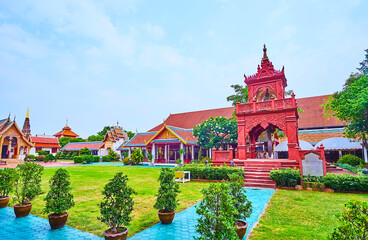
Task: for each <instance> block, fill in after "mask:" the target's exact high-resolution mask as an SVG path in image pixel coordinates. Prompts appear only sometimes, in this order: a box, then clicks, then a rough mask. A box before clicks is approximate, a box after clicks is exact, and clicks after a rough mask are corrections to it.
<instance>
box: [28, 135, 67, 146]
mask: <svg viewBox="0 0 368 240" xmlns="http://www.w3.org/2000/svg"><path fill="white" fill-rule="evenodd" d="M31 141H32V143H33V144H34V145H35V147H52V148H60V145H59V141H58V139H57V138H50V137H37V136H36V137H31Z"/></svg>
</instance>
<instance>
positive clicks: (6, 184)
mask: <svg viewBox="0 0 368 240" xmlns="http://www.w3.org/2000/svg"><path fill="white" fill-rule="evenodd" d="M15 171H16V170H15V169H14V168H4V169H0V208H4V207H7V206H8V203H9V199H10V197H9V193H10V192H11V191H12V190H13V186H14V181H15V174H16V173H15Z"/></svg>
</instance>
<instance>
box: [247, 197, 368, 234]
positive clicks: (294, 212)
mask: <svg viewBox="0 0 368 240" xmlns="http://www.w3.org/2000/svg"><path fill="white" fill-rule="evenodd" d="M352 198H355V199H361V200H365V201H368V194H346V193H322V192H307V191H288V190H277V191H276V192H275V194H274V195H273V196H272V198H271V201H270V203H269V205H268V207H267V210H266V212H265V213H264V215H263V216H262V217H261V219H260V221H259V223H258V225H257V227H256V228H255V229H254V230H253V232H252V237H251V238H250V239H252V240H256V239H326V238H327V237H328V235H330V234H331V233H332V232H333V230H334V228H335V227H336V226H337V219H336V217H335V216H336V214H338V213H341V211H342V209H343V205H344V204H345V203H346V202H348V201H349V200H350V199H352Z"/></svg>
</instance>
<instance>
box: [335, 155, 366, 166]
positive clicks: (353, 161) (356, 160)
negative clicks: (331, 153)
mask: <svg viewBox="0 0 368 240" xmlns="http://www.w3.org/2000/svg"><path fill="white" fill-rule="evenodd" d="M337 163H346V164H349V165H351V166H358V165H364V161H363V159H361V158H360V157H357V156H355V155H352V154H346V155H344V156H342V157H341V158H340V159H339V160H338V161H337Z"/></svg>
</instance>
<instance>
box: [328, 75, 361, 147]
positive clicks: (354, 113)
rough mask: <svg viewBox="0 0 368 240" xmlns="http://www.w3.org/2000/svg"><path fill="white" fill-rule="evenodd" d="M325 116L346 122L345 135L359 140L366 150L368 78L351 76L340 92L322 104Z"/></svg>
mask: <svg viewBox="0 0 368 240" xmlns="http://www.w3.org/2000/svg"><path fill="white" fill-rule="evenodd" d="M323 106H324V111H325V116H326V117H328V116H331V115H332V116H336V117H337V118H339V119H340V120H342V121H346V122H347V123H348V126H347V127H346V128H345V135H346V136H348V137H351V138H360V139H362V141H363V144H364V146H365V147H366V148H367V147H368V144H367V133H368V76H363V75H351V77H350V78H349V79H348V80H347V81H346V84H345V85H344V87H343V89H342V91H340V92H336V93H334V94H333V96H332V97H330V98H329V99H328V100H327V101H325V103H324V104H323Z"/></svg>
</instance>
